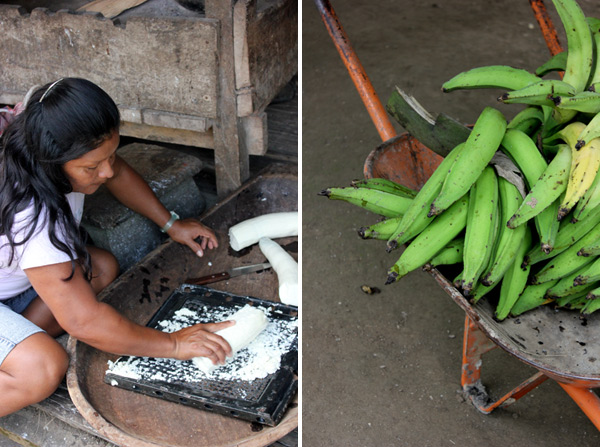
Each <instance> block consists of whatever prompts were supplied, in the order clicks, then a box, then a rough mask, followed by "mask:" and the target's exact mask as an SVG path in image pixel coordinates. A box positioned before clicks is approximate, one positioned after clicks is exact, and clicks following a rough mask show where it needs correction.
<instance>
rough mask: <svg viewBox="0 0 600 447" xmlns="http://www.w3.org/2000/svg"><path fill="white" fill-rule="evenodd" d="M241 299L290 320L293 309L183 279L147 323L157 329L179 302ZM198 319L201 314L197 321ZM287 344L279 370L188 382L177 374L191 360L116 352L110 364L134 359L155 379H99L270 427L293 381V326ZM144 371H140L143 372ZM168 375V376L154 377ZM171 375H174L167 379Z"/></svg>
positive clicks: (230, 303) (235, 304)
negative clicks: (255, 376)
mask: <svg viewBox="0 0 600 447" xmlns="http://www.w3.org/2000/svg"><path fill="white" fill-rule="evenodd" d="M246 304H250V305H254V306H260V307H264V308H268V309H269V311H270V312H269V316H268V318H269V319H281V320H286V321H293V320H295V319H297V318H298V308H297V307H295V306H288V305H285V304H282V303H276V302H273V301H266V300H261V299H259V298H254V297H249V296H240V295H234V294H231V293H228V292H222V291H218V290H214V289H210V288H208V287H205V286H197V285H189V284H183V285H181V286H180V287H179V288H178V289H177V290H175V291H174V292H173V293H172V294H171V296H170V297H169V298H168V299H167V301H165V303H164V304H163V305H162V307H161V308H160V309H159V310H158V311H157V312H156V314H154V316H153V317H152V318H151V320H150V321H149V322H148V324H147V326H148V327H152V328H158V326H159V324H158V323H159V322H160V321H163V320H170V319H172V318H173V316H174V314H175V312H177V311H178V310H179V309H182V308H184V307H187V308H203V307H209V308H210V307H220V308H231V309H237V308H240V307H243V306H244V305H246ZM197 322H198V323H204V322H207V321H203V320H202V319H201V317H200V318H199V319H198V321H197ZM293 336H294V339H293V341H292V343H291V346H290V349H289V350H288V351H287V352H286V353H285V354H284V355H283V356H282V358H281V365H280V367H279V370H278V371H277V372H275V373H273V374H269V375H268V376H267V377H265V378H259V379H255V380H252V381H245V380H211V379H208V378H203V379H202V380H199V381H194V382H189V381H185V380H178V378H177V376H178V374H180V373H181V372H182V371H183V372H184V371H185V370H186V369H187V368H195V366H194V365H193V362H192V361H191V360H189V361H184V362H179V361H173V360H170V361H168V360H165V359H153V358H146V357H140V358H134V357H129V356H124V357H120V358H119V359H118V360H117V361H116V362H115V363H119V362H127V361H130V360H131V359H139V362H140V363H141V364H142V367H143V368H144V371H145V372H146V371H147V372H149V373H156V375H155V376H156V377H158V378H157V379H148V378H141V379H139V378H130V377H124V376H121V375H117V374H113V373H112V372H110V371H107V373H106V374H105V376H104V381H105V382H106V383H108V384H111V385H113V386H117V387H120V388H124V389H127V390H132V391H135V392H137V393H141V394H145V395H148V396H152V397H155V398H159V399H162V400H166V401H170V402H175V403H178V404H182V405H187V406H191V407H195V408H198V409H200V410H205V411H211V412H214V413H219V414H223V415H227V416H231V417H235V418H240V419H244V420H248V421H252V422H257V423H260V424H264V425H270V426H274V425H277V423H278V422H279V421H280V420H281V418H282V417H283V414H284V412H285V409H286V408H287V406H288V405H289V403H290V401H291V399H292V398H293V396H294V395H295V393H296V390H297V386H298V383H297V382H298V378H297V375H298V333H297V329H296V330H295V331H294V335H293ZM144 375H146V374H144ZM161 376H168V377H170V378H171V380H170V381H168V382H167V381H164V380H160V377H161ZM173 377H175V380H173Z"/></svg>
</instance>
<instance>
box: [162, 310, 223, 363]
mask: <svg viewBox="0 0 600 447" xmlns="http://www.w3.org/2000/svg"><path fill="white" fill-rule="evenodd" d="M234 324H235V321H233V320H230V321H223V322H221V323H208V324H196V325H194V326H190V327H187V328H184V329H181V330H179V331H176V332H173V333H171V334H170V335H171V336H172V337H173V338H174V341H175V355H174V356H173V358H176V359H179V360H189V359H191V358H194V357H208V358H209V359H210V360H212V362H213V364H215V365H219V364H224V363H225V357H226V356H231V355H232V352H231V346H229V343H227V341H226V340H225V339H224V338H223V337H221V336H220V335H217V334H215V333H214V332H217V331H220V330H222V329H225V328H226V327H229V326H232V325H234Z"/></svg>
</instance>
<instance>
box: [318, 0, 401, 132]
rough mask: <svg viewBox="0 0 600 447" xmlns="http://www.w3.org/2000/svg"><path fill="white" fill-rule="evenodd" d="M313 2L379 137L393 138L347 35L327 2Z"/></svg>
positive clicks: (384, 115) (383, 109)
mask: <svg viewBox="0 0 600 447" xmlns="http://www.w3.org/2000/svg"><path fill="white" fill-rule="evenodd" d="M314 1H315V4H316V5H317V9H318V10H319V13H320V14H321V19H322V20H323V23H324V24H325V27H326V28H327V31H328V32H329V35H330V36H331V38H332V39H333V43H334V44H335V47H336V48H337V50H338V52H339V53H340V56H341V58H342V61H343V62H344V65H345V66H346V68H347V69H348V72H349V73H350V77H351V78H352V82H354V85H355V86H356V89H357V90H358V94H359V95H360V97H361V99H362V101H363V103H364V105H365V107H366V109H367V112H368V113H369V116H370V117H371V120H373V124H375V127H376V128H377V132H378V133H379V136H380V137H381V139H382V140H383V141H387V140H389V139H391V138H393V137H395V136H396V135H397V132H396V130H395V129H394V126H393V125H392V123H391V121H390V119H389V117H388V115H387V112H386V110H385V108H384V107H383V105H382V104H381V101H380V100H379V97H378V96H377V93H375V89H374V88H373V85H372V84H371V81H370V80H369V77H368V76H367V73H366V72H365V70H364V68H363V66H362V64H361V63H360V60H359V59H358V57H357V56H356V53H355V52H354V49H353V48H352V45H351V44H350V40H349V39H348V35H347V34H346V32H345V31H344V28H343V27H342V24H341V23H340V21H339V19H338V17H337V15H336V14H335V11H334V10H333V7H332V6H331V4H330V3H329V0H314Z"/></svg>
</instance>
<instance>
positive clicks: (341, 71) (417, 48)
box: [301, 0, 600, 447]
mask: <svg viewBox="0 0 600 447" xmlns="http://www.w3.org/2000/svg"><path fill="white" fill-rule="evenodd" d="M332 3H333V7H334V8H335V10H336V12H337V15H338V16H339V18H340V20H341V22H342V24H343V26H344V28H345V30H346V32H347V33H348V36H349V38H350V42H351V43H352V44H353V46H354V49H355V51H356V53H357V54H358V57H359V58H360V60H361V62H362V64H363V65H364V67H365V70H366V72H367V74H368V75H369V77H370V79H371V81H372V82H373V84H374V87H375V89H376V91H377V93H378V95H379V96H380V98H381V100H382V102H384V103H385V102H386V101H387V99H388V98H389V96H390V94H391V92H392V91H393V89H394V86H395V85H398V86H399V87H401V88H402V89H404V90H405V91H407V92H408V93H410V94H412V95H413V96H414V97H415V98H416V99H417V100H418V101H419V102H420V103H421V104H422V105H423V106H424V107H425V108H426V109H428V110H429V111H430V112H432V113H433V114H437V113H439V112H445V113H447V114H448V115H450V116H453V117H455V118H457V119H458V120H460V121H462V122H464V123H473V122H474V121H475V119H476V118H477V116H478V115H479V113H480V112H481V110H482V109H483V107H484V106H486V105H491V106H496V107H499V108H500V110H501V111H502V112H503V113H505V115H506V116H507V118H510V117H512V116H513V115H514V114H515V113H516V112H517V111H518V110H520V109H519V108H518V106H508V105H502V104H499V103H497V101H496V97H497V96H498V94H499V92H497V91H491V90H476V91H470V92H455V93H449V94H443V93H442V92H441V90H440V86H441V85H442V83H443V82H444V81H445V80H447V79H449V78H450V77H452V76H453V75H455V74H456V73H458V72H460V71H463V70H466V69H468V68H472V67H475V66H481V65H491V64H508V65H512V66H516V67H522V68H526V69H530V70H534V69H535V68H536V67H537V66H539V65H540V64H542V63H543V62H545V60H546V59H547V58H548V57H549V52H548V50H547V47H546V45H545V43H544V41H543V39H542V34H541V32H540V29H539V27H538V25H537V23H536V21H535V18H534V15H533V12H532V10H531V8H530V6H529V2H527V1H526V0H496V1H493V2H491V1H487V2H483V1H479V0H446V1H440V0H437V1H431V0H430V1H424V2H416V1H410V0H378V1H373V2H364V1H358V0H345V1H335V0H334V1H332ZM580 5H581V6H582V8H583V9H584V12H585V13H586V14H587V15H590V16H595V17H600V3H598V2H596V1H593V0H580ZM302 6H303V22H302V38H303V41H302V48H303V49H302V55H303V59H302V67H303V69H302V95H303V96H302V110H301V112H302V138H303V139H302V159H301V161H302V173H303V174H302V182H303V184H302V192H303V196H302V219H303V223H302V232H303V233H302V236H303V269H302V271H303V278H302V281H303V330H302V336H303V358H302V365H303V367H302V376H303V385H302V405H303V413H302V440H303V445H304V446H306V447H313V446H328V447H335V446H380V447H381V446H454V445H456V446H465V445H471V446H480V445H481V446H482V445H485V446H488V447H491V446H502V447H504V446H508V445H510V446H532V445H543V446H546V447H552V446H564V445H579V446H593V445H594V446H596V445H599V443H600V433H599V432H598V431H597V430H596V429H595V427H594V426H593V425H592V423H591V422H590V421H589V420H588V419H587V418H586V416H585V415H584V414H583V412H582V411H581V410H580V409H579V408H578V407H577V406H576V405H575V403H574V402H573V401H572V400H571V399H570V398H569V397H568V396H567V395H566V393H565V392H564V391H563V390H562V389H561V388H560V387H559V386H558V384H556V383H555V382H553V381H551V380H549V381H546V382H545V383H543V384H542V385H541V386H540V387H539V388H537V389H535V390H534V391H532V392H531V393H529V394H528V395H526V396H525V397H524V398H522V399H521V400H519V401H517V402H516V403H515V404H514V405H512V406H509V407H507V408H505V409H499V410H497V411H495V412H493V413H492V414H490V415H484V414H481V413H479V412H478V411H477V410H476V409H475V407H473V406H472V405H471V403H470V402H469V401H466V400H465V398H464V397H463V395H462V392H461V390H460V369H461V355H462V353H461V350H462V334H463V325H464V319H465V314H464V312H463V311H462V310H461V309H460V308H459V307H458V306H457V305H456V304H454V302H453V301H452V300H451V299H450V298H449V296H448V295H446V293H445V292H444V291H443V290H442V289H441V288H440V287H439V286H438V285H437V284H436V283H435V282H434V280H433V279H432V278H431V277H430V276H429V275H428V274H426V273H425V272H422V271H416V272H413V273H412V274H410V275H409V276H408V277H406V278H403V279H402V280H401V281H400V282H399V283H397V284H393V285H389V286H385V285H384V282H385V279H386V276H387V275H386V272H387V269H388V268H389V267H390V266H391V265H392V264H393V263H394V262H395V260H396V259H395V258H396V257H397V255H396V254H394V255H392V254H387V253H386V252H385V247H384V245H383V243H381V242H377V241H365V240H361V239H360V238H359V237H358V236H357V233H356V230H357V229H358V228H360V227H361V226H365V225H369V224H371V223H374V222H375V221H376V220H377V216H375V215H373V214H370V213H368V212H366V211H363V210H361V209H358V208H355V207H353V206H351V205H348V204H345V203H341V202H333V201H328V199H326V198H324V197H321V196H319V195H318V192H319V191H321V190H322V189H324V188H327V187H331V186H346V185H348V183H349V182H350V181H351V180H352V179H355V178H360V177H362V168H363V163H364V161H365V158H366V156H367V155H368V153H369V152H370V151H371V150H372V149H373V148H375V147H376V146H377V145H379V144H380V143H381V139H380V137H379V136H378V134H377V132H376V130H375V127H374V125H373V124H372V122H371V120H370V118H369V116H368V114H367V112H366V109H365V107H364V105H363V104H362V102H361V100H360V98H359V96H358V94H357V92H356V90H355V87H354V85H353V84H352V82H351V80H350V77H349V76H348V73H347V71H346V69H345V68H344V66H343V64H342V62H341V60H340V57H339V55H338V53H337V51H336V50H335V48H334V46H333V43H332V41H331V39H330V38H329V36H328V35H327V33H326V30H325V27H324V25H323V23H322V22H321V20H320V17H319V14H318V12H317V9H316V7H315V5H314V3H313V2H312V1H311V0H306V1H303V3H302ZM546 6H547V8H548V10H549V12H550V13H551V16H552V17H553V20H554V23H555V25H556V27H557V29H558V31H559V35H560V36H561V43H562V44H563V45H564V44H565V40H564V37H563V36H564V33H563V30H562V25H561V24H560V21H559V20H558V17H557V16H556V14H555V11H554V8H553V6H552V3H551V2H550V1H546ZM396 129H397V131H398V132H402V131H403V129H402V128H401V127H400V126H397V125H396ZM363 284H366V285H369V286H371V287H377V288H379V289H381V293H378V294H374V295H367V294H365V293H363V292H362V291H361V285H363ZM534 372H535V370H534V369H532V368H531V367H529V366H526V365H525V364H524V363H521V362H520V361H519V360H516V359H515V358H513V357H511V356H509V355H508V354H506V353H505V352H504V351H501V350H500V349H496V350H494V351H492V352H490V353H488V354H487V355H486V357H484V365H483V382H484V384H485V385H486V386H487V387H488V389H489V390H491V393H492V394H493V395H501V394H503V393H504V392H507V391H508V390H510V389H511V388H513V387H514V386H516V385H517V384H518V383H519V382H520V381H521V380H524V379H525V378H527V377H529V376H530V375H532V374H533V373H534Z"/></svg>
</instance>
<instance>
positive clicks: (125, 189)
mask: <svg viewBox="0 0 600 447" xmlns="http://www.w3.org/2000/svg"><path fill="white" fill-rule="evenodd" d="M113 171H114V175H113V176H112V177H111V178H110V179H109V180H108V181H107V182H106V187H107V188H108V190H109V191H110V192H111V193H112V194H113V195H114V196H115V197H116V198H117V199H118V200H119V201H120V202H121V203H122V204H123V205H125V206H127V207H128V208H130V209H132V210H133V211H135V212H137V213H139V214H141V215H142V216H145V217H147V218H148V219H150V220H151V221H152V222H154V223H155V224H156V225H158V226H159V227H160V228H162V227H164V225H165V224H166V223H167V222H168V221H169V220H170V219H171V213H170V212H169V210H167V209H166V208H165V207H164V205H163V204H162V203H161V202H160V200H158V197H156V194H154V192H153V191H152V189H151V188H150V186H148V184H147V183H146V181H145V180H144V179H143V178H142V176H141V175H139V174H138V173H137V172H136V171H135V170H134V169H133V168H132V167H131V166H129V165H128V164H127V162H125V160H123V159H122V158H121V157H119V156H117V157H116V158H115V161H114V164H113ZM167 233H168V234H169V236H170V237H171V239H173V240H174V241H177V242H179V243H181V244H184V245H187V246H188V247H190V248H191V249H192V250H193V251H194V252H195V253H196V254H198V256H202V254H203V253H204V250H205V249H206V248H207V247H208V248H210V249H212V248H216V247H217V246H218V245H219V244H218V241H217V237H216V236H215V234H214V232H213V231H212V230H211V229H210V228H208V227H206V226H204V225H202V224H201V223H200V222H198V221H197V220H194V219H183V220H177V221H175V223H174V224H173V225H172V226H171V228H170V229H169V230H167ZM199 237H200V238H201V241H200V243H198V242H196V241H195V239H197V238H199Z"/></svg>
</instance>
